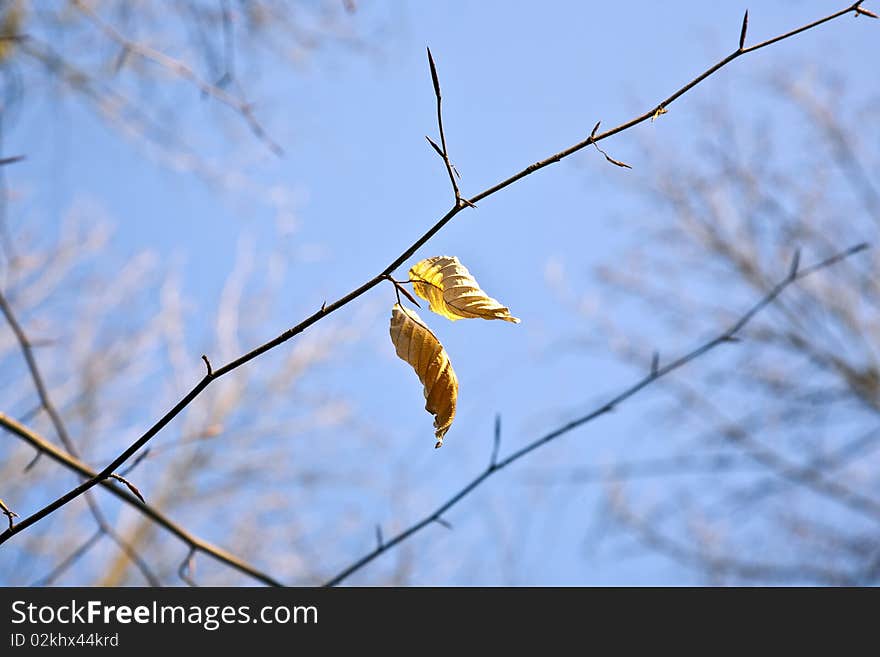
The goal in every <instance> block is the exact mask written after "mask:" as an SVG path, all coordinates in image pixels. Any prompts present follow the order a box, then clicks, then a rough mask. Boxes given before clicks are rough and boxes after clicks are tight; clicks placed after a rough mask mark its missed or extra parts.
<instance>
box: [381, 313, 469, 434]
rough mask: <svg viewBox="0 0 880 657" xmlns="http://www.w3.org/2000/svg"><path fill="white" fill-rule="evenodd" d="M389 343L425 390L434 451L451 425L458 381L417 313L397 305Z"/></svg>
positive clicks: (437, 341) (440, 347) (442, 351)
mask: <svg viewBox="0 0 880 657" xmlns="http://www.w3.org/2000/svg"><path fill="white" fill-rule="evenodd" d="M391 342H392V343H393V344H394V348H395V350H396V351H397V355H398V356H400V357H401V358H402V359H403V360H405V361H406V362H407V363H409V364H410V365H412V367H413V369H414V370H415V371H416V374H417V375H418V377H419V381H421V382H422V385H423V386H424V393H425V410H426V411H428V412H429V413H431V414H432V415H434V435H435V436H436V437H437V444H436V445H435V447H440V446H441V445H442V444H443V436H445V435H446V432H447V431H449V427H450V426H451V425H452V419H453V418H454V417H455V404H456V401H457V400H458V379H457V378H456V376H455V372H454V371H453V369H452V364H451V363H450V362H449V356H448V355H447V354H446V350H445V349H443V345H441V344H440V341H439V340H438V339H437V338H436V336H435V335H434V334H433V333H431V331H430V330H429V329H428V327H427V326H425V324H424V322H422V320H421V318H420V317H419V316H418V315H417V314H416V312H415V311H414V310H407V309H405V308H403V307H402V306H401V305H400V304H398V303H396V304H394V307H393V308H392V309H391Z"/></svg>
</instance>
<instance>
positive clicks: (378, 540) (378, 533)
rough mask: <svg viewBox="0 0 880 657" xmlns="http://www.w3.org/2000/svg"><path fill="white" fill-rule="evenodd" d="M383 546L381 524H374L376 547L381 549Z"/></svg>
mask: <svg viewBox="0 0 880 657" xmlns="http://www.w3.org/2000/svg"><path fill="white" fill-rule="evenodd" d="M383 547H385V541H384V540H383V538H382V525H379V524H377V525H376V549H378V550H381V549H382V548H383Z"/></svg>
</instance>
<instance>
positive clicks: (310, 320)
mask: <svg viewBox="0 0 880 657" xmlns="http://www.w3.org/2000/svg"><path fill="white" fill-rule="evenodd" d="M858 4H860V3H857V4H855V5H850V6H848V7H846V8H845V9H842V10H839V11H837V12H835V13H833V14H830V15H828V16H826V17H824V18H821V19H819V20H817V21H813V22H812V23H809V24H807V25H804V26H802V27H799V28H797V29H795V30H792V31H790V32H787V33H785V34H781V35H779V36H777V37H774V38H772V39H769V40H767V41H764V42H762V43H759V44H757V45H754V46H750V47H748V48H745V49H742V50H736V51H734V52H733V53H732V54H730V55H728V56H727V57H725V58H724V59H722V60H721V61H719V62H718V63H717V64H715V65H713V66H712V67H710V68H708V69H707V70H706V71H704V72H703V73H701V74H700V75H698V76H697V77H696V78H694V79H693V80H691V81H690V82H688V83H687V84H685V85H684V86H683V87H681V88H680V89H678V90H677V91H675V92H674V93H673V94H672V95H671V96H669V97H668V98H667V99H666V100H664V101H662V102H661V103H659V104H658V105H655V106H654V107H653V108H652V109H651V110H649V111H648V112H646V113H644V114H641V115H639V116H637V117H635V118H632V119H630V120H629V121H626V122H625V123H622V124H620V125H618V126H616V127H614V128H611V129H609V130H606V131H605V132H603V133H601V134H597V135H590V136H589V137H587V139H585V140H583V141H580V142H578V143H576V144H574V145H573V146H570V147H569V148H566V149H564V150H562V151H559V152H558V153H555V154H554V155H551V156H550V157H548V158H546V159H544V160H541V161H538V162H535V163H534V164H531V165H529V166H528V167H526V168H525V169H523V170H521V171H520V172H518V173H516V174H514V175H512V176H510V177H509V178H506V179H505V180H503V181H501V182H499V183H497V184H495V185H493V186H492V187H489V188H488V189H486V190H484V191H483V192H480V193H479V194H477V195H476V196H473V197H471V198H470V199H464V198H462V199H461V201H462V203H457V204H456V205H455V206H454V207H453V208H452V209H451V210H449V211H448V212H447V213H446V214H445V215H443V217H441V218H440V219H439V220H438V221H437V222H436V223H435V224H434V225H433V226H432V227H431V228H430V229H428V230H427V231H426V232H425V233H424V234H423V235H422V236H421V237H419V238H418V239H416V240H415V242H413V243H412V244H411V245H410V246H409V247H407V248H406V249H405V250H404V251H403V253H401V254H400V255H399V256H398V257H397V258H396V259H395V260H394V261H393V262H392V263H391V264H390V265H388V267H386V268H385V269H384V270H383V271H382V272H380V273H379V274H377V275H375V276H374V277H373V278H371V279H369V280H368V281H366V282H365V283H363V284H362V285H360V286H359V287H358V288H356V289H354V290H352V291H351V292H349V293H348V294H346V295H344V296H343V297H341V298H339V299H338V300H336V301H334V302H333V303H330V304H327V305H326V306H322V308H321V309H320V310H319V311H318V312H315V313H313V314H312V315H310V316H309V317H307V318H305V319H304V320H303V321H301V322H300V323H299V324H297V325H296V326H293V327H292V328H289V329H287V330H286V331H284V332H283V333H281V334H280V335H278V336H277V337H275V338H273V339H272V340H269V341H268V342H265V343H263V344H262V345H260V346H258V347H256V348H255V349H252V350H251V351H249V352H247V353H245V354H243V355H242V356H239V357H238V358H236V359H235V360H233V361H231V362H229V363H227V364H226V365H224V366H223V367H221V368H219V369H217V370H215V371H214V372H213V374H211V375H208V376H205V377H204V378H203V379H202V380H201V381H199V382H198V383H197V384H196V385H195V386H194V387H193V388H192V389H191V390H190V391H189V392H188V393H187V394H186V395H185V396H184V397H183V398H182V399H181V400H180V401H179V402H178V403H177V404H175V405H174V406H173V407H172V408H171V409H170V410H169V411H168V412H167V413H165V415H163V416H162V417H161V418H160V419H159V420H158V421H157V422H156V423H155V424H153V426H151V427H150V428H149V429H148V430H147V431H146V432H145V433H144V434H143V435H142V436H141V437H140V438H138V439H137V440H136V441H135V442H134V443H132V444H131V445H130V446H129V447H128V448H127V449H126V450H125V451H123V452H122V453H121V454H120V455H119V456H117V457H116V458H115V459H114V460H113V461H112V462H111V463H110V464H109V465H107V467H105V468H104V469H103V470H102V471H101V472H99V473H98V474H97V475H96V476H95V477H93V478H92V479H90V480H88V481H86V482H84V483H82V484H80V485H79V486H77V487H76V488H74V489H72V490H70V491H69V492H67V493H65V494H64V495H62V496H61V497H59V498H58V499H56V500H54V501H53V502H51V503H49V504H48V505H46V506H44V507H43V508H41V509H40V510H38V511H36V512H35V513H33V514H32V515H30V516H28V517H27V518H24V519H22V520H21V522H19V523H18V524H17V525H16V526H15V527H14V528H13V529H9V530H6V531H4V532H3V533H0V544H2V543H4V542H6V541H7V540H9V539H10V538H11V537H12V536H14V535H15V534H17V533H19V532H21V531H23V530H25V529H27V528H28V527H30V526H31V525H33V524H34V523H36V522H38V521H39V520H41V519H42V518H45V517H46V516H48V515H49V514H51V513H53V512H54V511H56V510H57V509H59V508H61V507H63V506H64V505H66V504H68V503H69V502H71V501H72V500H74V499H76V498H77V497H79V496H80V495H82V494H83V493H85V492H86V491H87V490H89V489H90V488H92V487H93V486H96V485H97V484H98V483H100V482H101V481H103V480H105V479H106V478H107V477H109V476H110V475H111V474H112V473H113V472H115V471H116V470H118V469H119V468H120V467H121V466H122V465H123V464H124V463H125V462H126V461H127V460H128V459H129V458H131V457H132V456H133V455H134V454H136V453H137V452H138V451H139V450H140V449H141V448H142V447H143V446H144V445H146V444H147V443H148V442H149V441H150V440H151V439H152V438H153V437H154V436H155V435H156V434H157V433H159V431H161V430H162V429H163V428H164V427H165V425H167V424H168V423H169V422H170V421H171V420H172V419H174V418H175V417H176V416H177V415H178V414H179V413H180V412H181V411H182V410H183V409H184V408H186V407H187V406H188V405H189V404H190V403H191V402H192V401H193V400H194V399H195V398H196V397H198V396H199V395H200V394H201V393H202V392H203V391H204V390H205V388H207V387H208V385H209V384H210V383H211V382H212V381H214V380H216V379H218V378H220V377H222V376H223V375H224V374H228V373H229V372H231V371H232V370H234V369H237V368H239V367H241V366H242V365H244V364H245V363H248V362H250V361H251V360H253V359H255V358H257V357H258V356H260V355H262V354H264V353H266V352H267V351H269V350H271V349H274V348H275V347H277V346H279V345H281V344H283V343H285V342H287V341H288V340H290V339H292V338H293V337H295V336H296V335H299V334H300V333H302V332H303V331H305V330H306V329H307V328H309V327H310V326H312V325H313V324H315V323H316V322H318V321H320V320H321V319H323V318H324V317H326V316H328V315H329V314H331V313H332V312H335V311H336V310H339V309H340V308H342V307H343V306H346V305H348V304H349V303H351V302H352V301H354V300H355V299H357V298H359V297H360V296H361V295H363V294H365V293H366V292H368V291H369V290H371V289H372V288H374V287H375V286H376V285H378V284H379V283H380V282H381V281H382V280H385V277H386V276H387V275H389V274H391V273H393V272H394V271H395V270H396V269H397V268H398V267H400V266H401V265H402V264H403V263H404V262H405V261H406V260H407V259H408V258H410V257H411V256H412V255H413V254H414V253H415V252H416V251H418V249H420V248H421V247H422V246H423V245H424V244H425V243H427V242H428V241H429V240H430V239H431V238H432V237H433V236H434V235H436V234H437V233H438V232H439V231H440V230H441V229H442V228H443V227H444V226H445V225H446V224H447V223H449V222H450V221H451V220H452V219H453V218H454V217H455V216H456V215H457V214H458V213H459V212H461V211H462V210H463V209H464V208H465V207H469V206H472V205H475V204H476V203H478V202H479V201H481V200H482V199H485V198H487V197H489V196H492V195H493V194H496V193H498V192H499V191H501V190H502V189H504V188H505V187H508V186H510V185H512V184H513V183H515V182H516V181H518V180H520V179H522V178H524V177H526V176H528V175H531V174H533V173H535V172H536V171H538V170H540V169H543V168H545V167H547V166H549V165H550V164H553V163H556V162H559V161H561V160H563V159H564V158H566V157H568V156H570V155H572V154H574V153H576V152H578V151H580V150H582V149H583V148H586V147H587V146H589V145H590V144H593V143H595V142H597V141H602V140H603V139H607V138H608V137H611V136H613V135H616V134H618V133H620V132H623V131H625V130H628V129H630V128H632V127H633V126H636V125H638V124H640V123H642V122H644V121H647V120H649V119H650V118H652V117H653V116H655V114H656V113H657V110H658V109H661V108H666V107H667V106H668V105H670V104H671V103H673V102H674V101H675V100H677V99H678V98H680V97H681V96H683V95H684V94H686V93H687V92H688V91H690V90H691V89H693V88H694V87H695V86H697V85H698V84H699V83H701V82H702V81H703V80H705V79H706V78H708V77H710V76H711V75H713V74H714V73H716V72H717V71H719V70H720V69H721V68H723V67H724V66H726V65H727V64H729V63H730V62H732V61H733V60H734V59H737V58H738V57H740V56H742V55H744V54H746V53H751V52H754V51H756V50H759V49H761V48H765V47H767V46H769V45H771V44H773V43H776V42H778V41H782V40H784V39H787V38H789V37H792V36H794V35H796V34H800V33H801V32H804V31H806V30H810V29H812V28H815V27H817V26H819V25H822V24H824V23H827V22H828V21H831V20H834V19H836V18H838V17H840V16H843V15H845V14H847V13H849V12H851V11H853V10H854V9H855V7H857V6H858ZM438 88H439V82H438ZM438 106H439V103H438ZM441 141H442V140H441ZM453 178H454V175H453ZM846 255H849V254H846ZM842 257H845V255H844V256H842ZM777 294H778V293H777ZM768 303H769V302H768ZM758 310H760V308H759V309H756V310H755V312H757V311H758ZM748 319H749V318H745V321H744V322H743V323H745V322H747V321H748ZM732 337H733V335H732V332H731V334H730V335H726V336H723V337H722V338H721V339H720V340H719V341H720V342H726V341H729V340H730V339H731V338H732ZM713 346H714V345H713ZM710 348H711V347H710ZM696 355H699V354H696ZM696 355H695V356H696ZM669 367H670V366H666V368H663V369H661V370H660V372H661V373H662V372H664V371H667V368H669ZM643 385H644V384H643ZM612 407H613V405H609V406H608V407H607V408H604V409H602V411H601V412H602V413H606V412H609V411H610V410H612Z"/></svg>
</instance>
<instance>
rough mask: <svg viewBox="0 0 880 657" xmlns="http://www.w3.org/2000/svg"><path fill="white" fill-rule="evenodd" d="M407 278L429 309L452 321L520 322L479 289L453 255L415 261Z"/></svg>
mask: <svg viewBox="0 0 880 657" xmlns="http://www.w3.org/2000/svg"><path fill="white" fill-rule="evenodd" d="M409 280H411V281H412V282H413V289H414V290H415V293H416V294H418V295H419V296H420V297H422V298H423V299H425V300H427V301H428V303H429V304H430V305H431V310H433V311H434V312H435V313H437V314H438V315H443V316H444V317H447V318H449V319H451V320H452V321H455V320H458V319H468V318H471V317H480V318H482V319H503V320H504V321H506V322H513V323H514V324H519V320H518V319H517V318H516V317H512V316H511V314H510V309H509V308H507V307H505V306H502V305H501V304H500V303H499V302H498V301H496V300H495V299H493V298H491V297H490V296H489V295H487V294H486V293H485V292H483V290H481V289H480V286H479V285H478V284H477V281H476V279H474V277H473V276H471V273H470V272H469V271H468V270H467V267H465V266H464V265H463V264H461V263H460V262H459V261H458V258H456V257H454V256H435V257H433V258H427V259H425V260H422V261H421V262H418V263H416V264H415V265H413V266H412V268H411V269H410V270H409Z"/></svg>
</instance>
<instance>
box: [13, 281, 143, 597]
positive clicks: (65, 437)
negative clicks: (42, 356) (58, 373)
mask: <svg viewBox="0 0 880 657" xmlns="http://www.w3.org/2000/svg"><path fill="white" fill-rule="evenodd" d="M0 311H2V313H3V316H4V317H5V318H6V321H7V323H8V324H9V327H10V328H11V329H12V332H13V333H14V334H15V338H16V340H17V341H18V344H19V347H20V349H21V353H22V355H23V356H24V359H25V362H26V363H27V367H28V371H29V372H30V376H31V380H32V381H33V383H34V388H36V390H37V396H38V397H39V398H40V405H41V406H42V407H43V409H44V410H45V411H46V413H47V414H48V415H49V419H50V420H51V421H52V426H53V427H55V432H56V433H57V434H58V438H59V439H60V440H61V443H62V444H63V445H64V448H65V449H66V450H67V451H68V453H70V455H71V456H73V457H74V458H79V454H78V450H77V449H76V446H75V445H74V443H73V439H72V438H71V437H70V434H69V433H68V431H67V427H66V426H65V424H64V421H63V420H62V419H61V414H60V413H59V412H58V409H57V408H55V404H53V403H52V399H51V397H50V396H49V390H48V388H47V387H46V383H45V381H44V379H43V375H42V374H41V372H40V368H39V366H38V365H37V360H36V358H35V357H34V352H33V342H32V341H31V340H30V339H29V338H28V336H27V334H26V333H25V331H24V329H23V328H22V326H21V324H19V322H18V319H17V318H16V316H15V313H14V312H13V311H12V306H10V304H9V302H8V301H7V300H6V296H5V295H4V294H3V293H2V292H0ZM32 463H33V462H32ZM116 476H117V477H118V475H116ZM122 481H124V483H125V484H126V485H127V486H128V487H129V488H130V489H131V490H132V491H133V492H135V491H137V488H135V487H134V486H133V485H132V484H131V483H130V482H128V481H125V480H122ZM137 495H138V497H140V498H141V501H143V498H142V497H141V495H140V493H137ZM85 500H86V503H87V504H88V506H89V510H90V511H91V514H92V516H93V517H94V519H95V522H96V523H97V525H98V528H99V529H101V530H102V531H103V532H104V533H105V534H107V535H108V536H109V537H110V538H111V539H112V540H113V542H114V543H116V545H118V546H119V548H120V549H121V550H122V551H123V552H125V554H126V555H127V556H128V557H129V558H130V559H131V560H132V562H133V563H134V564H135V565H136V566H137V567H138V569H139V570H140V571H141V573H143V575H144V577H145V578H146V580H147V582H148V583H149V584H150V585H151V586H160V582H159V578H158V577H156V576H155V575H154V574H153V573H152V571H151V570H150V568H149V567H148V566H147V564H146V562H145V561H144V560H143V558H141V556H140V555H139V554H138V552H137V550H136V549H135V548H134V547H133V546H132V545H129V544H128V543H127V542H126V541H125V540H124V539H123V538H122V537H121V536H119V534H118V533H117V532H116V530H115V529H113V526H112V525H111V524H110V522H109V521H108V520H107V517H106V516H105V515H104V512H103V511H102V510H101V507H100V506H99V505H98V502H97V500H96V499H95V498H94V497H93V496H92V494H91V493H87V494H86V495H85ZM11 528H12V526H11V524H10V529H11Z"/></svg>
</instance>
